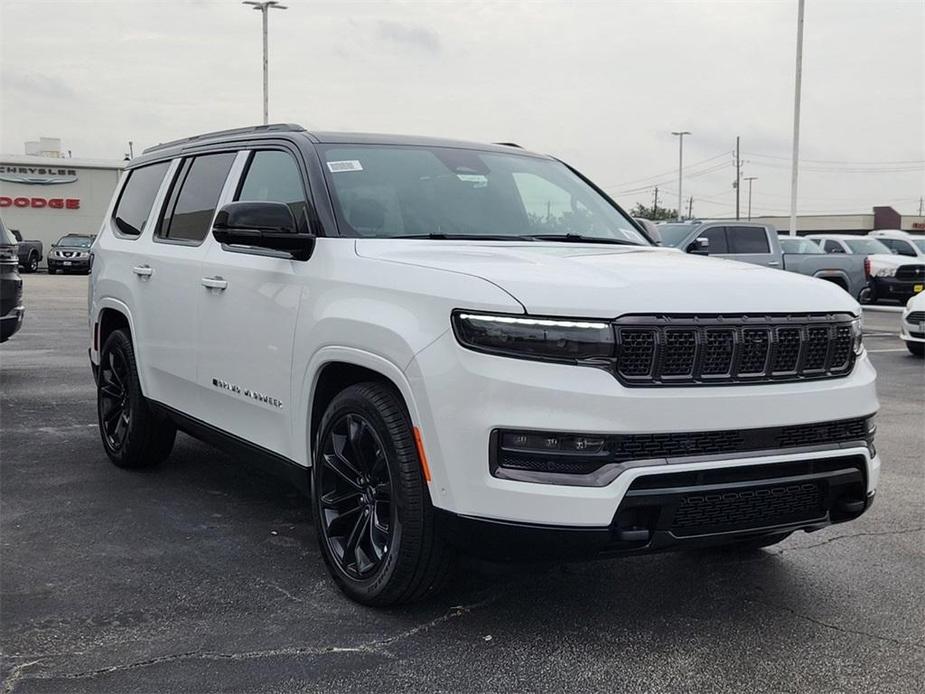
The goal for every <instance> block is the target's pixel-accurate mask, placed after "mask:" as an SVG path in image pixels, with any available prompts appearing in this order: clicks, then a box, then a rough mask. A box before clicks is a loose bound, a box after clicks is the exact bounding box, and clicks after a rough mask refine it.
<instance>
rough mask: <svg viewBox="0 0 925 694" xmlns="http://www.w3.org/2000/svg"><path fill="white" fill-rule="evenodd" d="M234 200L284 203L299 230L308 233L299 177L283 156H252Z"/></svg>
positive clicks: (288, 158)
mask: <svg viewBox="0 0 925 694" xmlns="http://www.w3.org/2000/svg"><path fill="white" fill-rule="evenodd" d="M236 199H237V200H266V201H270V202H284V203H286V204H287V205H289V209H291V210H292V216H293V217H295V220H296V223H297V224H298V225H299V228H301V229H303V230H307V229H308V210H307V203H306V201H305V187H304V186H303V185H302V176H301V175H300V174H299V167H298V165H297V164H296V161H295V159H293V158H292V156H291V155H289V154H287V153H286V152H279V151H273V150H267V151H262V152H254V154H253V156H252V157H251V161H250V164H249V165H248V167H247V173H246V174H245V175H244V181H243V182H242V184H241V189H240V190H239V191H238V196H237V198H236Z"/></svg>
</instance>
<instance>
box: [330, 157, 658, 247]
mask: <svg viewBox="0 0 925 694" xmlns="http://www.w3.org/2000/svg"><path fill="white" fill-rule="evenodd" d="M322 156H323V157H324V160H325V167H324V174H325V176H327V178H328V182H329V186H330V188H331V191H332V193H333V197H334V201H335V209H336V213H337V216H338V227H339V229H340V231H341V233H342V234H343V235H344V236H358V237H366V238H395V237H405V238H407V237H417V236H420V237H428V236H431V235H436V236H437V237H438V238H439V237H441V236H446V237H453V238H457V237H478V238H489V239H493V238H498V239H501V240H504V239H520V238H522V237H527V238H525V239H524V240H537V239H536V237H538V236H545V237H546V238H549V237H550V236H556V237H559V236H563V237H568V236H571V237H573V238H571V239H569V240H579V237H581V238H580V240H590V241H601V242H614V243H631V244H641V245H649V242H648V241H647V240H646V239H645V237H644V236H643V235H642V234H641V233H640V232H639V231H638V230H637V229H636V228H635V226H634V225H633V222H631V221H630V220H629V218H627V217H625V216H624V215H623V214H621V213H620V212H619V211H618V210H617V209H616V208H615V207H614V206H613V205H612V204H611V203H610V202H609V201H608V200H607V199H606V198H604V197H603V196H601V195H600V194H599V193H597V192H596V191H595V190H594V189H593V188H592V187H591V186H589V185H588V184H587V183H585V182H584V181H583V180H581V178H579V177H578V176H577V175H575V174H574V173H572V171H571V170H569V168H568V167H567V166H565V165H564V164H562V163H560V162H558V161H554V160H551V159H543V158H540V157H533V156H527V155H518V154H507V153H495V152H481V151H476V150H469V149H456V148H450V147H411V146H408V147H405V146H390V145H369V146H367V145H350V146H346V145H336V146H329V147H325V148H322Z"/></svg>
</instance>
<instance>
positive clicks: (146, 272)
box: [132, 265, 154, 277]
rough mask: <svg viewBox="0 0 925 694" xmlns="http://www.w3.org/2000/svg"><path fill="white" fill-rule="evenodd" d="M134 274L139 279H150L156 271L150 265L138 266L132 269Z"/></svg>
mask: <svg viewBox="0 0 925 694" xmlns="http://www.w3.org/2000/svg"><path fill="white" fill-rule="evenodd" d="M132 272H134V273H135V274H136V275H138V276H139V277H150V276H151V275H153V274H154V269H153V268H152V267H151V266H150V265H136V266H135V267H133V268H132Z"/></svg>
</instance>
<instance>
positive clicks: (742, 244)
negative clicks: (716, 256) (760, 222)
mask: <svg viewBox="0 0 925 694" xmlns="http://www.w3.org/2000/svg"><path fill="white" fill-rule="evenodd" d="M726 244H727V246H728V248H729V250H728V253H729V255H728V257H729V258H732V259H733V260H741V261H742V262H745V263H752V264H754V265H764V266H766V267H778V266H779V265H780V259H779V258H778V256H777V254H776V253H775V252H774V250H773V248H772V247H771V241H770V239H769V238H768V230H767V229H766V228H765V227H763V226H746V225H741V226H739V225H729V226H727V227H726Z"/></svg>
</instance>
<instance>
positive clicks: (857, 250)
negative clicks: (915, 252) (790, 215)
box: [807, 234, 925, 302]
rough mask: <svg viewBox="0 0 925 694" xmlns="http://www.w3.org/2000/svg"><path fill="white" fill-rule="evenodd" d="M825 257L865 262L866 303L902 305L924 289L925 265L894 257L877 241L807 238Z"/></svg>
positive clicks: (822, 236) (844, 236)
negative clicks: (858, 258) (854, 257)
mask: <svg viewBox="0 0 925 694" xmlns="http://www.w3.org/2000/svg"><path fill="white" fill-rule="evenodd" d="M807 238H810V239H813V240H814V241H816V242H817V243H819V244H820V245H821V246H822V250H824V251H825V252H826V253H831V254H834V255H860V256H863V257H866V258H867V265H868V271H869V274H870V301H872V302H873V301H877V300H878V299H896V300H899V301H906V300H908V299H909V297H911V296H913V295H914V294H917V293H919V292H920V291H922V290H923V289H925V262H916V261H914V260H913V261H910V260H909V259H908V258H905V257H903V256H900V255H895V254H894V253H893V252H892V251H891V250H890V249H889V248H888V247H887V246H885V245H884V244H883V243H882V242H881V241H880V239H877V238H873V237H871V236H852V235H850V234H810V235H809V236H808V237H807Z"/></svg>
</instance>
